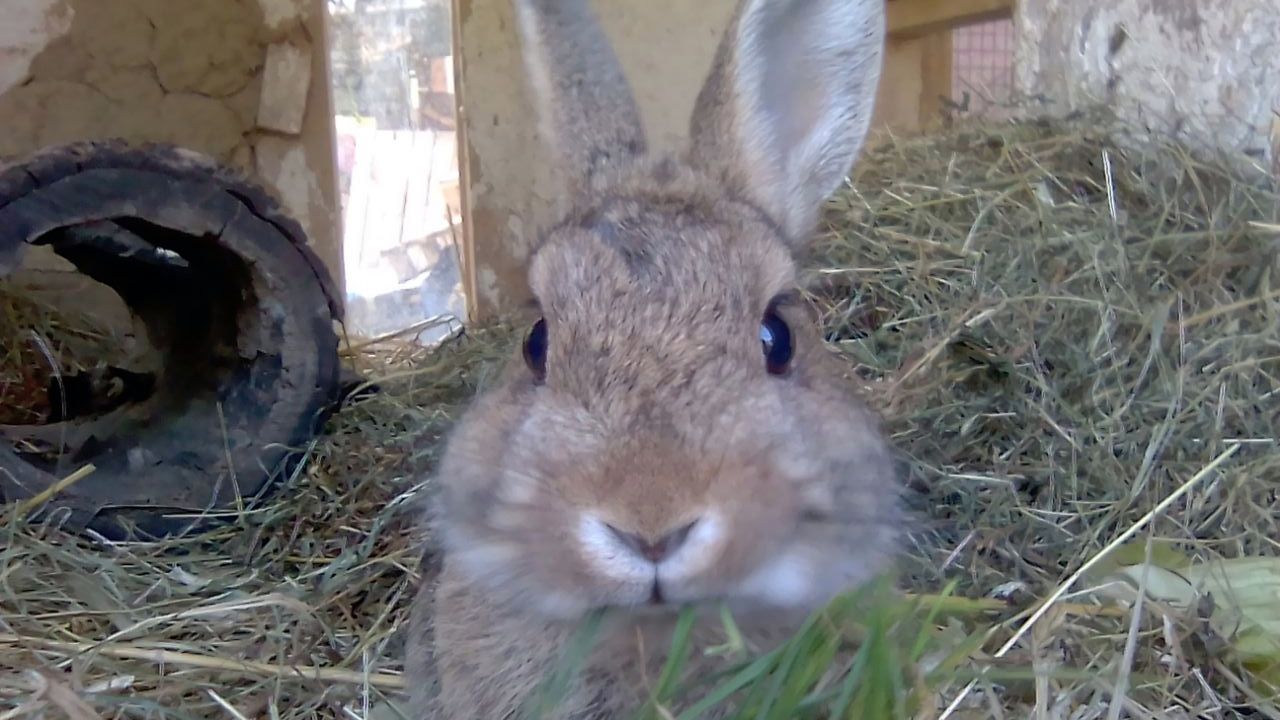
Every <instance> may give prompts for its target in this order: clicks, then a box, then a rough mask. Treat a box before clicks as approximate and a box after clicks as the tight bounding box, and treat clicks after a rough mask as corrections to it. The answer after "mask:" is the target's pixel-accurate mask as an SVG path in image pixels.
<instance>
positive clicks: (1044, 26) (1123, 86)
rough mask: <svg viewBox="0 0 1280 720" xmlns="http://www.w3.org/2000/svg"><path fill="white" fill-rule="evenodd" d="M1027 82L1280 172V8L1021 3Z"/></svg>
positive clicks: (1216, 0) (1062, 102) (1056, 103)
mask: <svg viewBox="0 0 1280 720" xmlns="http://www.w3.org/2000/svg"><path fill="white" fill-rule="evenodd" d="M1017 28H1018V30H1017V36H1018V42H1017V49H1016V67H1017V83H1018V86H1019V89H1020V90H1021V91H1022V92H1023V93H1029V94H1042V95H1044V96H1045V97H1046V98H1047V99H1048V100H1049V102H1050V103H1051V107H1052V108H1054V109H1056V110H1059V111H1063V110H1070V109H1073V108H1079V107H1082V106H1086V105H1089V104H1091V103H1093V102H1097V101H1101V102H1105V103H1107V104H1109V105H1111V106H1112V107H1114V108H1115V109H1116V110H1117V111H1118V112H1119V113H1120V115H1121V116H1122V117H1123V118H1125V119H1126V120H1127V121H1129V122H1131V123H1133V124H1134V125H1135V126H1137V127H1139V128H1143V127H1149V128H1152V129H1154V130H1156V131H1158V132H1161V133H1168V132H1175V133H1181V134H1183V135H1184V136H1185V137H1187V138H1188V139H1190V140H1191V141H1193V142H1197V143H1201V144H1203V145H1205V146H1208V147H1220V148H1224V149H1227V150H1231V151H1235V152H1245V153H1249V154H1250V155H1252V156H1254V157H1255V158H1256V160H1257V161H1258V162H1259V164H1261V165H1263V166H1264V167H1265V166H1268V165H1271V166H1272V167H1273V168H1274V169H1276V170H1277V171H1280V161H1278V160H1277V158H1276V154H1277V151H1278V150H1280V148H1277V147H1276V144H1277V142H1280V129H1277V128H1280V120H1278V118H1280V114H1278V113H1280V2H1277V0H1020V1H1019V3H1018V15H1017Z"/></svg>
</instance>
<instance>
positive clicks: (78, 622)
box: [0, 118, 1280, 720]
mask: <svg viewBox="0 0 1280 720" xmlns="http://www.w3.org/2000/svg"><path fill="white" fill-rule="evenodd" d="M1104 128H1105V126H1104V125H1100V124H1099V123H1098V122H1097V121H1096V120H1095V119H1093V118H1089V119H1084V120H1080V121H1076V122H1069V123H1023V124H1018V125H999V126H985V127H984V126H970V127H965V128H960V129H956V130H953V131H949V132H947V133H946V134H943V135H938V136H930V137H926V138H920V139H910V140H900V141H894V142H891V143H889V144H886V145H883V146H881V147H879V148H878V149H876V150H874V151H872V152H871V153H869V155H868V156H867V157H866V158H865V159H864V161H863V164H862V166H861V168H860V171H859V176H858V178H857V183H856V188H857V189H856V190H850V191H848V192H846V193H844V194H843V195H842V196H841V197H840V198H839V199H838V200H837V201H836V202H834V203H833V206H832V208H831V212H830V214H829V215H828V219H829V221H830V229H829V231H828V232H826V233H824V235H823V238H822V240H821V242H820V243H819V246H818V247H817V248H816V253H815V255H814V258H813V259H812V263H811V267H812V268H813V270H812V274H811V278H810V279H811V280H812V283H811V284H810V285H811V288H812V294H813V299H814V300H815V302H816V303H817V304H818V306H819V307H820V308H821V309H822V311H823V313H824V319H825V321H826V323H827V327H828V328H829V332H830V338H831V340H832V341H833V343H834V344H835V345H836V346H837V347H838V348H840V349H841V350H842V351H844V352H845V353H846V354H847V356H848V357H849V359H850V362H851V364H852V365H853V366H854V367H855V369H856V371H857V372H858V373H859V374H860V375H861V376H862V377H863V378H864V379H865V380H866V382H867V384H868V385H869V386H870V387H871V393H872V397H873V399H874V401H875V402H876V403H877V404H878V405H879V406H880V407H881V408H882V409H883V411H884V412H885V413H886V415H887V416H888V418H889V425H890V428H891V430H892V432H893V438H894V441H895V443H896V444H897V446H898V447H899V448H901V450H902V452H903V455H904V458H905V460H906V466H907V468H908V472H909V477H910V481H911V484H912V489H913V492H912V494H911V503H912V506H913V509H915V510H916V511H917V513H918V515H919V517H920V519H921V524H922V530H921V532H919V533H917V535H916V537H915V544H914V545H913V547H912V548H910V553H909V556H908V557H907V558H906V559H905V561H904V567H905V569H906V573H905V577H904V578H903V580H904V582H905V584H906V585H907V587H908V588H909V589H911V590H913V591H915V592H917V593H926V594H927V593H936V592H938V591H939V590H940V589H941V588H942V587H943V586H944V585H946V584H947V583H950V582H955V583H957V585H958V592H959V594H960V595H963V596H965V597H968V598H973V599H982V598H988V599H989V598H997V600H996V601H994V602H992V601H986V602H982V603H978V604H977V606H978V607H980V608H982V609H983V611H982V612H975V613H970V614H968V615H965V614H963V613H961V614H960V615H959V616H953V617H952V618H951V619H950V620H948V623H947V626H946V627H945V629H944V632H943V633H942V635H944V636H945V635H957V634H958V635H961V636H966V637H973V636H980V639H981V640H982V641H983V645H982V650H981V651H980V652H978V653H976V654H973V656H972V658H971V662H967V663H964V664H963V668H962V670H964V671H965V672H967V673H968V674H963V673H957V674H956V676H955V677H954V678H951V679H950V680H948V681H944V682H940V683H937V684H935V686H933V687H931V688H930V691H929V692H930V693H933V694H932V695H931V696H930V701H931V702H932V703H933V704H934V705H936V706H937V708H938V709H942V708H943V707H944V706H945V705H947V703H949V702H950V701H951V700H953V699H954V698H956V697H957V696H958V693H959V692H960V691H961V690H962V689H963V688H964V687H965V685H966V683H967V682H968V680H969V679H970V678H971V677H973V673H972V672H971V671H973V670H983V669H989V668H995V669H996V670H997V671H1001V672H997V673H995V674H993V675H991V676H989V677H986V678H980V679H979V680H980V681H979V682H977V683H975V684H974V686H973V689H972V691H970V692H967V693H966V694H965V696H964V698H963V699H962V700H961V701H959V702H957V703H956V707H957V709H958V712H957V713H956V714H953V715H952V717H975V718H977V717H983V718H986V717H1000V716H1004V717H1011V718H1019V717H1035V716H1036V715H1034V714H1033V713H1034V712H1036V707H1037V703H1038V702H1039V703H1042V704H1043V711H1044V713H1045V714H1044V715H1042V716H1043V717H1073V718H1092V717H1105V716H1106V712H1107V705H1108V702H1109V701H1110V696H1111V694H1112V692H1111V691H1112V689H1113V688H1114V687H1115V684H1114V682H1115V680H1114V679H1115V678H1116V677H1117V676H1118V675H1121V674H1124V675H1125V676H1126V677H1127V678H1128V679H1127V682H1126V684H1125V688H1124V690H1123V695H1124V697H1125V701H1124V703H1125V707H1124V709H1125V710H1126V711H1127V712H1128V713H1130V716H1131V717H1197V716H1202V717H1232V714H1231V713H1232V712H1233V710H1231V708H1233V707H1242V706H1246V705H1250V706H1252V707H1254V708H1261V710H1260V712H1263V713H1267V712H1273V710H1272V709H1268V708H1269V706H1267V705H1265V704H1264V703H1263V702H1262V701H1260V700H1259V699H1257V698H1256V697H1250V694H1251V693H1256V692H1258V691H1259V690H1258V683H1256V682H1255V681H1254V678H1253V677H1252V676H1251V675H1249V673H1248V672H1247V671H1246V670H1245V669H1242V668H1241V667H1239V665H1238V663H1236V662H1235V661H1234V660H1233V659H1232V658H1231V657H1230V641H1229V639H1222V638H1218V639H1217V640H1218V641H1217V642H1213V641H1212V640H1213V638H1208V637H1203V636H1202V635H1201V634H1197V632H1196V627H1195V623H1194V622H1190V623H1188V624H1186V625H1181V624H1179V623H1178V622H1177V618H1175V617H1174V616H1172V615H1170V614H1167V613H1166V614H1161V613H1160V612H1153V611H1152V610H1151V607H1152V605H1150V604H1149V605H1148V606H1147V608H1146V609H1144V610H1143V611H1142V613H1140V614H1139V615H1138V617H1139V618H1140V619H1141V620H1142V622H1141V623H1140V624H1139V625H1137V626H1135V627H1136V629H1135V630H1132V631H1131V626H1130V623H1131V618H1132V617H1133V614H1132V613H1130V612H1128V611H1127V610H1125V609H1124V608H1122V607H1118V606H1116V605H1114V604H1111V605H1106V604H1103V603H1101V602H1099V601H1095V600H1094V599H1092V598H1091V597H1090V596H1087V595H1079V594H1077V591H1084V590H1087V589H1088V588H1087V584H1086V583H1080V584H1076V585H1074V586H1072V587H1071V588H1070V590H1071V593H1069V594H1068V595H1067V596H1066V597H1063V598H1061V600H1062V601H1061V602H1058V603H1055V607H1060V608H1073V609H1072V610H1071V611H1070V612H1056V611H1055V612H1047V613H1044V614H1043V616H1042V617H1041V618H1040V619H1039V621H1038V622H1036V623H1034V625H1031V626H1028V625H1027V624H1026V620H1027V619H1028V616H1029V615H1030V613H1031V612H1032V611H1033V610H1034V609H1035V608H1037V607H1038V605H1037V602H1038V601H1039V600H1043V599H1045V598H1048V597H1050V596H1052V595H1054V594H1055V593H1056V592H1057V591H1058V590H1060V588H1061V587H1062V585H1063V581H1064V579H1066V578H1068V577H1069V576H1070V575H1071V574H1072V573H1075V572H1077V571H1078V570H1080V569H1081V568H1082V566H1084V565H1086V564H1087V563H1090V562H1091V561H1094V560H1095V559H1096V558H1097V557H1098V556H1099V553H1100V551H1102V550H1103V549H1104V548H1105V547H1106V546H1107V545H1108V544H1109V543H1111V542H1112V541H1114V540H1115V539H1116V538H1118V537H1120V536H1122V535H1123V534H1125V533H1130V534H1134V535H1135V536H1136V537H1138V538H1139V539H1143V538H1146V537H1147V533H1148V532H1150V533H1153V534H1154V535H1155V536H1157V537H1160V538H1168V539H1171V540H1174V541H1176V542H1177V543H1178V547H1180V548H1181V549H1182V550H1184V551H1187V552H1193V553H1199V554H1219V555H1225V556H1238V555H1277V554H1280V553H1277V550H1280V543H1278V541H1277V540H1276V538H1280V528H1277V525H1278V524H1280V511H1278V510H1277V497H1276V496H1277V493H1278V492H1280V453H1277V452H1276V450H1277V448H1276V447H1275V435H1276V430H1277V428H1280V282H1277V280H1280V259H1278V258H1280V240H1278V239H1277V238H1278V237H1280V231H1278V230H1277V229H1276V227H1275V225H1276V223H1277V221H1278V220H1280V202H1278V200H1277V195H1276V194H1275V193H1274V192H1272V191H1270V190H1267V189H1264V188H1261V187H1259V185H1258V184H1257V183H1256V181H1254V182H1252V183H1251V182H1249V181H1248V178H1245V177H1242V176H1240V175H1238V174H1236V173H1235V172H1234V171H1232V170H1230V169H1228V166H1227V165H1226V164H1223V163H1216V162H1208V161H1203V160H1196V159H1194V158H1192V157H1191V156H1190V155H1189V154H1188V153H1187V152H1185V151H1184V150H1182V149H1180V148H1178V147H1177V146H1174V145H1164V144H1161V145H1157V146H1153V147H1152V148H1151V151H1150V153H1138V152H1127V151H1124V150H1121V149H1120V148H1118V147H1116V146H1114V145H1113V144H1112V143H1111V142H1110V141H1109V140H1108V137H1109V135H1108V134H1107V133H1106V132H1105V129H1104ZM1251 223H1252V224H1251ZM512 337H513V336H512V334H511V333H509V332H507V331H506V330H505V329H502V328H497V329H493V330H489V331H484V332H472V333H470V334H468V335H467V336H465V337H463V338H461V339H459V340H456V341H451V342H448V343H446V344H445V345H444V346H443V347H442V349H440V350H438V351H432V350H423V349H417V348H407V347H397V346H394V345H391V344H386V345H381V346H378V347H368V348H362V349H361V350H359V351H356V352H353V361H354V362H356V363H357V364H358V365H359V366H360V367H361V368H362V369H363V370H365V371H366V372H367V373H368V374H369V375H370V376H371V377H374V378H376V379H377V381H378V383H379V384H380V385H381V387H382V388H383V393H382V394H381V395H379V396H377V397H376V398H374V399H372V400H369V401H366V402H363V403H361V404H359V405H355V406H353V407H351V408H349V409H348V410H347V411H345V412H344V413H342V414H341V415H340V416H339V417H338V418H337V419H335V421H334V422H333V426H332V432H331V434H330V435H329V436H328V437H326V438H324V439H323V440H321V441H320V442H318V443H317V445H316V447H315V448H314V449H313V457H312V458H311V461H310V462H309V463H308V464H307V465H306V466H305V467H304V469H303V470H302V471H301V472H300V473H299V475H298V477H296V478H294V479H293V480H292V481H290V482H289V484H288V486H287V488H286V489H285V490H284V491H283V492H282V493H281V494H279V495H277V496H275V497H274V498H272V499H271V500H270V502H269V503H268V504H267V505H265V506H263V507H261V508H255V509H253V510H251V511H248V512H246V513H245V514H243V515H242V516H240V517H238V518H235V519H234V521H233V522H232V523H231V524H230V525H229V526H228V527H226V528H224V529H222V530H220V531H217V532H215V533H213V534H212V535H210V536H204V537H199V538H188V539H182V540H177V541H173V542H172V543H168V544H165V545H112V546H106V545H104V544H101V543H94V542H92V541H86V540H80V539H75V538H71V537H67V536H65V535H63V534H62V533H60V532H59V531H57V530H54V529H50V528H43V527H34V526H31V525H29V524H24V523H23V522H21V520H20V519H18V518H15V517H13V516H12V514H10V515H9V516H7V520H6V525H5V527H4V529H3V531H2V532H4V540H3V541H0V543H2V544H3V549H2V550H0V718H5V720H7V719H8V718H26V717H31V718H35V717H45V716H48V717H53V716H57V715H59V712H51V711H52V710H54V709H57V710H59V711H60V713H61V714H62V715H64V716H65V715H70V716H71V717H73V718H77V719H78V718H81V717H96V716H99V715H107V716H128V717H229V718H238V717H245V718H255V717H263V718H267V717H270V718H277V717H278V718H304V717H306V718H310V717H334V718H337V717H344V718H363V717H369V716H379V717H394V716H395V715H394V713H391V712H390V711H389V710H388V708H387V706H386V705H385V704H384V701H385V700H387V699H388V698H389V697H393V696H394V694H395V692H396V690H397V689H398V687H399V686H400V684H401V681H400V678H399V676H398V675H397V674H396V672H397V669H398V656H399V648H400V638H399V636H398V634H397V631H398V630H399V629H400V628H401V627H402V625H403V623H404V621H405V616H406V612H407V606H408V600H409V598H410V595H411V593H412V591H413V588H414V587H415V586H416V583H417V572H418V560H419V558H420V554H421V546H420V545H418V542H419V541H420V539H418V538H414V537H413V535H412V531H411V529H410V524H409V523H410V521H411V520H412V518H413V517H414V514H415V509H414V507H413V504H412V500H413V498H414V497H415V496H416V495H417V494H418V493H419V492H420V491H421V490H422V488H423V485H424V483H425V482H426V481H425V480H424V479H422V478H421V477H419V476H416V475H415V474H414V472H413V468H414V467H416V466H425V467H429V466H430V465H431V462H432V460H433V457H434V455H435V453H436V452H437V451H438V449H439V447H438V442H437V441H438V439H439V437H440V434H441V433H442V432H443V431H444V430H445V429H446V428H447V427H448V425H449V423H450V421H451V419H452V418H453V417H454V416H455V413H456V412H457V411H458V409H459V408H460V407H461V406H462V404H463V403H464V402H465V400H466V398H467V397H469V396H470V394H471V393H472V391H473V390H474V388H475V387H476V385H477V384H478V383H480V382H483V378H484V377H485V375H486V373H488V372H490V371H491V370H492V369H493V367H494V361H495V360H496V359H497V358H500V357H501V356H502V354H503V353H504V352H505V351H506V349H507V348H508V347H509V346H510V343H511V341H512ZM1228 453H1229V456H1228V457H1226V458H1225V459H1222V458H1221V457H1220V456H1222V455H1224V454H1228ZM1215 462H1216V464H1214V463H1215ZM1210 466H1212V468H1211V469H1210V470H1209V471H1207V472H1206V471H1205V468H1208V467H1210ZM1192 481H1194V482H1192ZM1171 496H1176V498H1177V500H1176V501H1175V502H1173V503H1171V504H1170V503H1169V502H1168V498H1170V497H1171ZM1162 503H1164V504H1165V505H1167V506H1168V507H1167V508H1166V510H1167V511H1165V512H1162V513H1153V512H1152V511H1153V509H1154V508H1156V507H1157V506H1159V505H1161V504H1162ZM1134 528H1141V529H1142V530H1141V532H1139V533H1132V530H1133V529H1134ZM1188 620H1194V618H1189V619H1188ZM1130 636H1132V638H1133V640H1134V642H1132V643H1131V644H1132V645H1133V647H1132V649H1131V650H1130V652H1129V656H1130V657H1129V659H1128V660H1125V658H1126V642H1127V641H1128V640H1129V639H1130ZM1004 646H1007V647H1008V650H1007V652H998V651H1000V650H1002V649H1004ZM996 654H999V655H1001V656H1002V657H1001V658H1000V659H995V658H993V657H992V656H993V655H996ZM1033 666H1034V667H1036V668H1039V669H1043V670H1046V671H1048V672H1050V673H1051V674H1050V675H1048V676H1046V677H1045V678H1044V679H1042V680H1040V681H1033V680H1032V679H1031V677H1030V672H1029V670H1030V668H1031V667H1033ZM1125 668H1127V670H1125ZM1122 671H1123V672H1122ZM991 678H999V679H991ZM45 713H48V714H47V715H46V714H45ZM934 716H936V713H935V715H934ZM1236 716H1239V717H1245V716H1246V715H1245V714H1244V711H1241V712H1240V713H1239V714H1238V715H1236ZM1261 716H1264V717H1265V716H1267V715H1265V714H1264V715H1261ZM1272 716H1274V715H1272Z"/></svg>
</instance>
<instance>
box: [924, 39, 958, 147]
mask: <svg viewBox="0 0 1280 720" xmlns="http://www.w3.org/2000/svg"><path fill="white" fill-rule="evenodd" d="M952 40H953V36H952V31H951V30H950V29H947V30H941V31H939V32H936V33H933V34H932V35H928V36H926V37H923V38H921V39H920V41H921V42H922V43H924V46H923V48H922V52H921V57H920V126H921V127H928V126H929V125H931V124H933V123H934V122H935V121H937V120H938V119H939V118H941V117H942V110H943V101H944V100H946V99H949V98H951V96H952V93H953V92H954V89H953V88H952V65H953V62H954V60H955V47H954V44H953V42H952Z"/></svg>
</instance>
